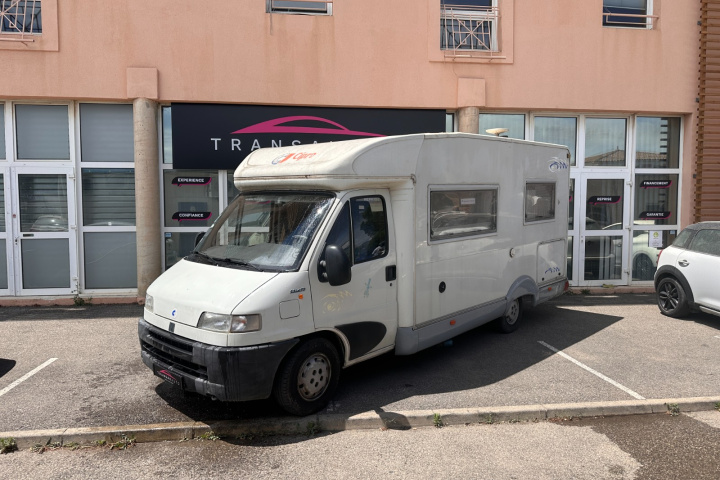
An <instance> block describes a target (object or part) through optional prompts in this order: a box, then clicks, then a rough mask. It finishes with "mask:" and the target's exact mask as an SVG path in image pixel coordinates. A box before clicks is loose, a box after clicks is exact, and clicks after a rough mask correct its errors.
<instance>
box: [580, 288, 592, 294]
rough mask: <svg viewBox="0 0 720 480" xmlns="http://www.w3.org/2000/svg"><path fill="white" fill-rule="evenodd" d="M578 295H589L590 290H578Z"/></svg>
mask: <svg viewBox="0 0 720 480" xmlns="http://www.w3.org/2000/svg"><path fill="white" fill-rule="evenodd" d="M580 293H582V294H583V295H590V289H589V288H583V289H582V290H580Z"/></svg>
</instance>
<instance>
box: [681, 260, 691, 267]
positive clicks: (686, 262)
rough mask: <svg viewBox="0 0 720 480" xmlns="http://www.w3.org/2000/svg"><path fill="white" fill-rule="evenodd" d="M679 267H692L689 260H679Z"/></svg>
mask: <svg viewBox="0 0 720 480" xmlns="http://www.w3.org/2000/svg"><path fill="white" fill-rule="evenodd" d="M678 265H680V266H681V267H687V266H688V265H690V262H688V261H687V260H678Z"/></svg>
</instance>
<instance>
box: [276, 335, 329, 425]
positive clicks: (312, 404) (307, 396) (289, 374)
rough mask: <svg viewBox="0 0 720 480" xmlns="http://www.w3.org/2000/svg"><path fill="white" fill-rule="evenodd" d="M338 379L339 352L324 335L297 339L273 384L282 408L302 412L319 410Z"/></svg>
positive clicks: (308, 412)
mask: <svg viewBox="0 0 720 480" xmlns="http://www.w3.org/2000/svg"><path fill="white" fill-rule="evenodd" d="M339 380H340V356H339V355H338V351H337V349H336V348H335V346H334V345H333V344H332V343H331V342H330V341H329V340H326V339H324V338H312V339H310V340H307V341H306V342H304V343H301V344H300V346H299V347H298V348H296V349H295V350H293V351H292V352H291V353H290V355H289V356H288V357H287V358H286V359H285V360H284V361H283V363H282V365H281V366H280V370H279V372H278V377H277V379H276V381H275V386H274V388H273V396H274V397H275V401H276V402H277V403H278V405H280V407H282V409H283V410H285V411H286V412H288V413H290V414H292V415H299V416H305V415H310V414H311V413H315V412H317V411H319V410H322V409H323V408H324V407H325V406H326V405H327V404H328V402H329V401H330V399H331V398H332V396H333V395H334V394H335V390H336V389H337V385H338V382H339Z"/></svg>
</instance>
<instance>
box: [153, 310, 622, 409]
mask: <svg viewBox="0 0 720 480" xmlns="http://www.w3.org/2000/svg"><path fill="white" fill-rule="evenodd" d="M621 319H622V317H618V316H613V315H605V314H599V313H593V312H587V311H577V310H573V309H569V308H563V305H562V304H560V303H556V302H553V303H551V304H544V305H541V306H539V307H537V308H534V309H528V310H526V311H525V313H524V318H523V324H522V325H521V327H520V328H519V329H518V330H517V331H516V332H514V333H512V334H510V335H505V334H501V333H497V332H496V331H495V329H494V325H492V324H487V325H485V326H482V327H480V328H477V329H475V330H472V331H470V332H467V333H465V334H462V335H459V336H457V337H455V338H454V339H453V340H452V342H446V344H444V345H439V346H435V347H432V348H429V349H427V350H424V351H421V352H419V353H417V354H415V355H410V356H402V357H398V356H394V355H392V354H387V355H383V356H380V357H377V358H374V359H371V360H368V361H366V362H363V363H360V364H358V365H355V366H353V367H350V368H348V369H345V370H343V372H342V376H341V379H340V386H339V388H338V391H337V393H336V395H335V397H334V399H333V401H332V402H331V403H330V405H329V406H328V408H327V409H326V410H324V411H322V412H320V413H333V414H341V415H347V416H348V417H350V416H353V415H355V414H358V413H361V412H367V411H376V412H384V413H385V414H388V413H391V412H392V411H393V408H392V406H391V407H387V406H388V405H391V404H393V403H395V402H399V401H403V400H407V399H410V398H411V397H417V396H425V395H433V394H443V393H453V392H458V393H459V392H462V391H466V390H473V389H480V388H482V387H486V386H489V385H493V384H495V383H497V382H500V381H502V380H505V379H507V378H509V377H512V376H513V375H516V374H517V373H519V372H522V371H523V370H525V369H527V368H529V367H531V366H533V365H535V364H537V363H539V362H542V361H543V360H545V359H547V358H548V357H550V356H551V355H552V354H553V352H552V351H550V350H548V349H547V348H546V347H544V346H542V345H540V344H539V343H538V342H539V341H541V340H542V341H544V342H546V343H548V344H550V345H552V346H554V347H555V348H557V349H558V350H563V349H566V348H568V347H570V346H571V345H574V344H576V343H578V342H580V341H582V340H584V339H586V338H588V337H591V336H592V335H595V334H596V333H598V332H600V331H601V330H603V329H605V328H608V327H609V326H611V325H613V324H614V323H616V322H618V321H619V320H621ZM156 392H157V394H158V395H159V396H160V397H162V398H163V399H164V400H165V401H166V402H167V403H168V404H169V406H170V407H172V408H175V409H177V410H178V411H180V412H181V413H183V414H184V415H186V416H188V417H190V418H191V419H193V420H196V421H206V422H207V421H219V420H249V419H256V420H257V419H261V418H265V417H269V416H272V417H282V416H287V414H284V413H283V412H282V411H281V410H280V409H279V408H278V407H277V406H275V404H274V402H273V401H272V400H263V401H258V402H247V403H235V404H233V403H221V402H213V401H211V400H208V399H206V398H204V397H199V396H183V394H182V393H181V392H180V391H179V390H177V389H175V388H174V387H173V386H172V385H169V384H166V383H162V384H160V385H158V386H157V388H156ZM486 395H487V394H486ZM502 401H503V399H501V398H498V399H497V402H496V403H493V404H492V405H490V406H497V405H502ZM475 406H477V407H481V406H483V405H475Z"/></svg>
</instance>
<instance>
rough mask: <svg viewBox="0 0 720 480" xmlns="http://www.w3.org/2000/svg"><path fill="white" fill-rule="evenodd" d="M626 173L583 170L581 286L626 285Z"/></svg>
mask: <svg viewBox="0 0 720 480" xmlns="http://www.w3.org/2000/svg"><path fill="white" fill-rule="evenodd" d="M625 176H626V175H625V174H623V173H609V172H608V173H582V174H581V175H580V183H581V191H580V192H578V193H579V194H580V196H579V198H582V199H583V201H582V202H581V204H580V218H579V219H577V227H576V228H577V229H578V237H579V242H578V243H579V244H578V257H577V258H579V259H581V261H579V262H578V264H579V265H578V272H577V273H578V275H577V276H576V280H577V283H578V284H579V285H582V286H601V285H626V284H627V280H628V266H627V260H626V259H627V258H628V238H629V232H630V222H629V221H628V218H629V208H630V205H629V203H630V202H629V198H630V185H629V182H628V179H626V178H625Z"/></svg>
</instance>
